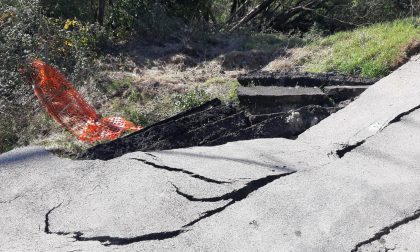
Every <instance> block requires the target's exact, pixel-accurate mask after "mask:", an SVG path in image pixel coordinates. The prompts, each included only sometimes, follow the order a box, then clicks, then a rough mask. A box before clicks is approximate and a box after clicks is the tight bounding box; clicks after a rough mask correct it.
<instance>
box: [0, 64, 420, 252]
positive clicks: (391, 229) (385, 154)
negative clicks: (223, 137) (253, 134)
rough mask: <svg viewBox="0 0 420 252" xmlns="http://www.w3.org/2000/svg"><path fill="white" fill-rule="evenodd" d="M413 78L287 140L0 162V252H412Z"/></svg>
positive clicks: (414, 69) (387, 84)
mask: <svg viewBox="0 0 420 252" xmlns="http://www.w3.org/2000/svg"><path fill="white" fill-rule="evenodd" d="M419 79H420V57H414V58H412V59H411V61H409V62H408V63H407V64H405V65H404V66H402V67H401V68H399V69H397V70H396V71H394V72H393V73H392V74H391V75H389V76H387V77H385V78H383V79H381V80H380V81H378V82H376V83H375V84H373V85H371V86H369V87H368V88H367V90H366V91H365V92H363V93H362V94H361V95H360V97H359V98H358V99H356V100H355V101H354V102H352V103H350V104H349V105H348V106H346V107H345V108H343V109H341V110H339V111H337V112H335V113H333V114H332V115H331V116H329V117H327V118H326V119H324V120H322V121H321V122H319V123H318V124H317V125H315V126H313V127H311V128H310V129H308V130H306V131H305V132H304V133H302V134H300V135H299V136H298V137H297V138H296V139H294V140H293V139H285V138H266V139H257V140H248V141H237V142H230V143H227V144H223V145H218V146H213V147H209V146H206V147H190V148H184V149H174V150H165V151H148V152H142V151H134V152H130V151H131V150H129V151H127V152H124V153H120V154H117V155H116V156H115V158H112V159H109V158H103V159H109V160H107V161H102V160H98V159H95V160H71V159H67V158H60V157H57V156H55V155H53V154H51V153H50V152H48V151H46V150H45V149H43V148H40V147H26V148H20V149H15V150H13V151H11V152H8V153H5V154H2V155H0V167H1V168H0V184H1V186H0V188H1V189H0V212H1V213H2V214H1V215H0V224H1V227H2V229H1V230H2V231H1V236H0V237H1V243H0V250H1V251H197V250H199V251H389V250H394V251H417V250H418V248H419V247H420V232H419V231H418V230H419V227H420V200H419V199H420V170H419V167H420V160H419V158H418V157H419V156H420V141H419V140H420V137H419V136H420V127H419V125H420V88H419V86H418V80H419ZM212 107H215V108H217V107H219V106H214V105H212ZM321 108H322V106H321ZM221 109H222V110H229V109H233V110H234V109H235V108H230V107H229V106H224V107H221ZM234 112H237V113H234ZM234 112H233V113H232V114H233V115H237V114H238V113H239V114H240V113H241V112H240V111H234ZM279 113H282V112H279ZM286 113H287V112H286ZM217 114H221V113H217ZM194 118H197V117H196V116H194ZM248 119H249V120H250V117H248ZM265 120H267V118H265ZM175 121H176V120H175ZM257 121H258V120H257ZM263 121H264V120H263ZM260 122H261V121H260ZM206 135H207V133H206ZM132 136H133V135H132ZM128 137H130V136H127V138H128ZM133 143H134V142H133ZM126 144H127V143H126ZM130 148H131V147H130ZM135 148H137V147H136V146H135ZM125 153H126V154H125ZM123 154H124V155H123ZM95 158H100V157H95Z"/></svg>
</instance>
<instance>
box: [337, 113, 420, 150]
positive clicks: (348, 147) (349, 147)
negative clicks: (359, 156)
mask: <svg viewBox="0 0 420 252" xmlns="http://www.w3.org/2000/svg"><path fill="white" fill-rule="evenodd" d="M418 109H420V105H418V106H416V107H414V108H411V109H409V110H407V111H404V112H402V113H400V114H398V115H397V116H395V117H394V118H393V119H392V120H390V121H389V122H388V123H387V124H385V125H384V126H383V127H381V128H380V129H379V131H378V132H377V133H379V132H381V131H383V130H385V129H386V128H387V127H388V126H390V125H391V124H394V123H397V122H400V121H401V120H402V118H403V117H405V116H408V115H409V114H411V113H413V112H414V111H416V110H418ZM373 136H374V135H373ZM373 136H370V137H367V138H366V139H364V140H362V141H359V142H357V143H354V144H344V145H342V148H341V149H338V150H336V151H335V154H336V155H337V156H338V157H339V158H343V157H344V156H345V155H346V154H347V153H349V152H352V151H353V150H355V149H356V148H358V147H360V146H362V145H363V144H364V143H365V142H366V141H367V140H368V139H369V138H371V137H373Z"/></svg>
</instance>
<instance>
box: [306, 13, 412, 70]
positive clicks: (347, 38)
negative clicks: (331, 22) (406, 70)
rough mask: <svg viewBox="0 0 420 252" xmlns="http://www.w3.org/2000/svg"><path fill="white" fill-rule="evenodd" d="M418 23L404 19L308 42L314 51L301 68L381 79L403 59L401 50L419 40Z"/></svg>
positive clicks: (403, 54)
mask: <svg viewBox="0 0 420 252" xmlns="http://www.w3.org/2000/svg"><path fill="white" fill-rule="evenodd" d="M419 22H420V20H419V19H417V20H412V19H404V20H397V21H393V22H389V23H381V24H374V25H371V26H367V27H361V28H358V29H356V30H354V31H347V32H339V33H336V34H334V35H331V36H328V37H326V38H323V39H320V40H319V41H317V42H314V43H312V44H311V45H309V46H308V47H310V49H311V50H312V51H313V52H314V53H313V55H312V56H311V57H310V58H309V60H308V61H307V62H305V63H304V68H305V70H307V71H311V72H330V71H336V72H341V73H345V74H353V75H360V76H363V77H382V76H385V75H387V74H389V72H390V71H391V66H392V65H393V64H394V63H395V62H396V61H398V60H399V59H400V58H402V57H404V56H406V55H405V52H404V50H403V48H404V47H405V46H407V45H408V44H409V43H410V42H412V41H413V40H418V39H420V28H419V25H420V23H419Z"/></svg>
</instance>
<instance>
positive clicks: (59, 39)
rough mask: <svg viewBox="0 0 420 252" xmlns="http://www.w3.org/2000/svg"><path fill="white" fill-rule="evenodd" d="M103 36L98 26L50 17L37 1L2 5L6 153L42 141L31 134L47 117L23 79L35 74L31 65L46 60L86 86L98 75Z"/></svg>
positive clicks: (0, 101)
mask: <svg viewBox="0 0 420 252" xmlns="http://www.w3.org/2000/svg"><path fill="white" fill-rule="evenodd" d="M69 22H70V24H71V25H69ZM100 36H101V32H100V30H98V29H97V28H96V27H95V26H94V25H88V24H82V23H81V22H79V21H74V20H68V21H66V20H59V19H52V18H47V17H45V16H44V15H43V14H42V9H41V7H40V4H39V2H38V1H37V0H28V1H25V3H22V1H2V2H1V4H0V83H1V85H0V116H1V118H2V121H5V122H7V124H5V123H3V124H2V125H0V126H1V128H0V145H1V146H0V151H5V150H7V149H9V148H10V146H11V144H12V145H23V144H28V143H29V142H30V141H31V140H32V139H33V138H36V137H37V136H34V135H33V134H30V133H29V132H26V131H27V130H29V125H30V124H35V123H37V120H38V119H37V118H38V117H37V116H38V114H39V113H43V112H41V110H40V108H39V105H38V102H37V101H36V99H35V98H34V95H33V91H32V88H31V85H30V84H31V83H29V79H28V78H27V77H25V76H24V74H22V73H23V72H25V71H26V70H29V69H30V67H29V65H30V62H31V61H32V60H34V59H37V58H39V59H42V60H44V61H46V62H48V63H50V64H52V65H54V66H56V67H58V68H59V69H60V70H61V71H63V72H64V74H66V76H67V77H68V78H69V79H70V80H71V81H73V82H74V83H75V84H83V83H84V82H85V81H86V79H87V77H88V76H89V75H90V74H91V73H93V72H94V67H93V66H94V64H93V58H94V57H96V51H95V50H96V46H97V43H98V41H99V40H98V38H99V37H100ZM48 120H51V119H48Z"/></svg>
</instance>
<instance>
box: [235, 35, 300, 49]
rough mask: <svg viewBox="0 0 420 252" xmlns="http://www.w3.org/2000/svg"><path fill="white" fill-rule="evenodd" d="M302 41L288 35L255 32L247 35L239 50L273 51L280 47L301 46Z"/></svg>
mask: <svg viewBox="0 0 420 252" xmlns="http://www.w3.org/2000/svg"><path fill="white" fill-rule="evenodd" d="M303 44H304V41H303V40H302V39H300V38H298V37H289V36H286V35H284V34H280V33H279V34H265V33H256V34H251V35H249V36H248V37H247V39H246V41H245V43H244V45H243V46H242V48H241V50H243V51H248V50H260V51H266V52H269V51H274V50H277V49H281V48H285V49H286V48H292V47H296V46H302V45H303Z"/></svg>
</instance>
